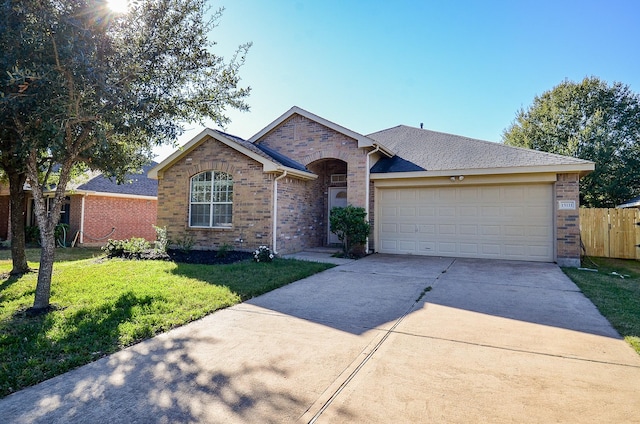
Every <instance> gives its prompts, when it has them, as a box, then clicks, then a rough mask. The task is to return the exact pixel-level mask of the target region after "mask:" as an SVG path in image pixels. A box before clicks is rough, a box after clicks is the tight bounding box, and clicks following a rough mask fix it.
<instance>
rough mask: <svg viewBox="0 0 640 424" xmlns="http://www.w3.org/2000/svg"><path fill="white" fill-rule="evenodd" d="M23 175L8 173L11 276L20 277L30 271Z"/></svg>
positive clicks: (24, 178) (24, 177)
mask: <svg viewBox="0 0 640 424" xmlns="http://www.w3.org/2000/svg"><path fill="white" fill-rule="evenodd" d="M26 179H27V176H26V175H25V174H20V173H16V172H11V173H9V192H10V197H11V199H10V201H9V202H10V210H11V212H10V214H11V224H10V225H11V260H12V262H13V269H12V270H11V275H21V274H24V273H27V272H29V271H31V269H30V268H29V265H28V264H27V255H26V253H25V245H26V240H25V234H24V227H25V211H26V203H27V195H26V193H25V191H24V183H25V181H26Z"/></svg>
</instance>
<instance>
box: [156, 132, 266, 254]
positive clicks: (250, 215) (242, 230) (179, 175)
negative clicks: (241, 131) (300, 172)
mask: <svg viewBox="0 0 640 424" xmlns="http://www.w3.org/2000/svg"><path fill="white" fill-rule="evenodd" d="M204 171H224V172H227V173H229V174H231V175H232V177H233V218H232V226H231V228H192V227H189V191H190V179H191V177H192V176H194V175H196V174H198V173H200V172H204ZM273 178H274V177H273V175H270V174H265V173H264V172H263V170H262V165H261V164H260V163H258V162H256V161H254V160H253V159H251V158H249V157H247V156H245V155H243V154H241V153H239V152H237V151H236V150H234V149H232V148H230V147H228V146H226V145H224V144H222V143H220V142H217V141H216V140H215V139H213V138H208V139H207V140H205V141H204V142H203V143H201V144H200V145H199V146H198V147H196V148H195V149H193V150H192V151H191V152H189V153H188V154H187V155H185V156H183V157H182V158H181V159H180V160H179V161H178V162H176V163H175V164H174V165H173V166H171V167H170V168H167V169H166V170H165V172H164V175H162V177H161V178H159V180H158V199H160V202H159V206H158V226H160V227H163V226H166V227H167V234H168V237H169V239H170V240H173V241H174V242H175V241H180V240H184V239H185V237H190V238H192V239H193V241H194V246H193V247H194V248H195V249H217V248H219V247H221V246H223V245H230V246H232V247H233V248H234V249H236V250H253V249H256V248H257V247H258V246H260V245H266V246H271V241H272V227H271V215H272V205H273V203H272V196H273Z"/></svg>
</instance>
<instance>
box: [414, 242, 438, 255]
mask: <svg viewBox="0 0 640 424" xmlns="http://www.w3.org/2000/svg"><path fill="white" fill-rule="evenodd" d="M435 251H436V243H435V242H434V241H420V242H418V252H416V253H418V254H423V255H424V254H429V253H430V252H435ZM420 252H422V253H420Z"/></svg>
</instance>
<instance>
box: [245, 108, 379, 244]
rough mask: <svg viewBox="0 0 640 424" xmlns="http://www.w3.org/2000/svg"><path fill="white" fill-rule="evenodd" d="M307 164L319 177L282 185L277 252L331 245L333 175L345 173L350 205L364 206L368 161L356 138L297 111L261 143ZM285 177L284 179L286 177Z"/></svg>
mask: <svg viewBox="0 0 640 424" xmlns="http://www.w3.org/2000/svg"><path fill="white" fill-rule="evenodd" d="M257 143H258V144H262V145H264V146H266V147H269V148H271V149H273V150H276V151H278V152H280V153H282V154H284V155H286V156H288V157H290V158H292V159H295V160H296V161H298V162H300V163H302V164H303V165H305V166H307V168H308V169H309V170H310V171H311V172H313V173H315V174H316V175H318V179H317V180H315V181H306V182H305V181H299V180H294V179H287V178H285V179H284V180H286V183H285V184H280V185H279V186H278V230H277V248H278V253H289V252H295V251H300V250H302V249H304V248H306V247H315V246H324V245H326V244H327V234H328V231H329V228H328V219H329V216H328V213H329V205H328V197H327V190H328V187H331V186H344V183H337V184H336V183H334V184H332V183H331V175H332V174H346V176H347V183H346V186H347V203H348V204H351V205H353V206H359V207H365V205H366V202H367V199H366V190H365V181H366V175H367V172H366V163H367V156H366V151H365V150H364V149H360V148H358V146H357V141H356V140H354V139H352V138H350V137H347V136H345V135H343V134H341V133H339V132H337V131H334V130H332V129H330V128H327V127H325V126H323V125H321V124H319V123H317V122H315V121H312V120H309V119H307V118H305V117H303V116H300V115H294V116H292V117H291V118H289V119H288V120H286V121H285V122H283V123H282V124H281V125H279V126H278V127H277V128H275V129H274V130H273V131H271V132H269V133H268V134H266V135H265V136H263V137H262V138H261V139H260V140H258V141H257ZM281 181H282V180H281Z"/></svg>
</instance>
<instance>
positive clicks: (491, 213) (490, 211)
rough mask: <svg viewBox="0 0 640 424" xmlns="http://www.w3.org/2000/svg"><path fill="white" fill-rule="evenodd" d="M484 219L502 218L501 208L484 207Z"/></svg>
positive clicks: (482, 214) (482, 213)
mask: <svg viewBox="0 0 640 424" xmlns="http://www.w3.org/2000/svg"><path fill="white" fill-rule="evenodd" d="M480 215H481V216H482V217H494V218H499V217H500V206H483V207H482V208H481V214H480Z"/></svg>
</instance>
